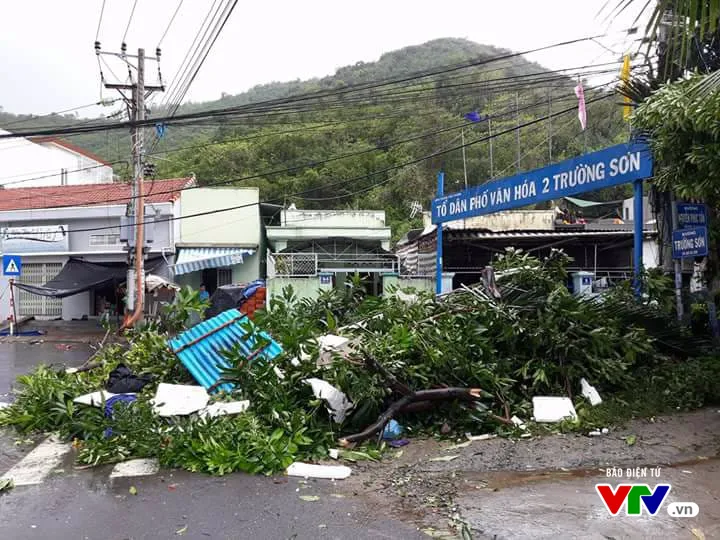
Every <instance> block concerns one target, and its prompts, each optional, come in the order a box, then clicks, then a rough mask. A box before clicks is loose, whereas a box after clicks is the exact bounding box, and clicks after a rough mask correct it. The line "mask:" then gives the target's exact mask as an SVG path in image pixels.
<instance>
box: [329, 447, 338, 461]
mask: <svg viewBox="0 0 720 540" xmlns="http://www.w3.org/2000/svg"><path fill="white" fill-rule="evenodd" d="M328 455H329V456H330V457H331V458H333V459H339V458H340V450H339V449H338V448H330V449H329V450H328Z"/></svg>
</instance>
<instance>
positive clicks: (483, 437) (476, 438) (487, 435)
mask: <svg viewBox="0 0 720 540" xmlns="http://www.w3.org/2000/svg"><path fill="white" fill-rule="evenodd" d="M465 437H467V439H468V440H469V441H488V440H490V439H494V438H495V437H497V435H495V434H494V433H483V434H482V435H470V434H469V433H466V434H465Z"/></svg>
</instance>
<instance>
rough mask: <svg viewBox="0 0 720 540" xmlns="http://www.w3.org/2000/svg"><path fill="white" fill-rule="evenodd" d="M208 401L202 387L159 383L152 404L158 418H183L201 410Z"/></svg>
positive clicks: (208, 397)
mask: <svg viewBox="0 0 720 540" xmlns="http://www.w3.org/2000/svg"><path fill="white" fill-rule="evenodd" d="M209 400H210V396H208V393H207V391H206V390H205V389H204V388H203V387H202V386H190V385H186V384H167V383H160V384H159V385H158V388H157V392H156V393H155V397H154V398H153V400H152V403H153V410H154V411H155V413H156V414H157V415H158V416H183V415H186V414H192V413H194V412H196V411H199V410H200V409H203V408H204V407H205V406H207V403H208V401H209Z"/></svg>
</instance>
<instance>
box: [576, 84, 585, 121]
mask: <svg viewBox="0 0 720 540" xmlns="http://www.w3.org/2000/svg"><path fill="white" fill-rule="evenodd" d="M575 95H576V96H577V98H578V119H579V120H580V125H581V126H582V129H583V131H585V127H586V126H587V111H586V110H585V90H584V89H583V85H582V82H581V81H578V84H577V86H576V87H575Z"/></svg>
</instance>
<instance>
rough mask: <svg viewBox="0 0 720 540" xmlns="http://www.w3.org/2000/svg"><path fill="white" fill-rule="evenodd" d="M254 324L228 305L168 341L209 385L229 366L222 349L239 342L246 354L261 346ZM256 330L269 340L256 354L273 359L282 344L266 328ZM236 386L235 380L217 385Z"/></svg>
mask: <svg viewBox="0 0 720 540" xmlns="http://www.w3.org/2000/svg"><path fill="white" fill-rule="evenodd" d="M254 328H255V326H254V325H253V323H252V321H250V319H249V318H248V317H247V315H245V314H244V313H240V312H239V311H238V310H237V309H229V310H227V311H224V312H222V313H221V314H220V315H217V316H216V317H213V318H212V319H208V320H207V321H203V322H201V323H200V324H197V325H195V326H193V327H192V328H190V329H189V330H186V331H185V332H183V333H182V334H180V335H178V336H177V337H176V338H174V339H171V340H170V341H169V342H168V345H169V346H170V348H171V349H172V351H173V352H174V353H175V354H176V355H177V357H178V358H179V359H180V362H182V364H183V365H184V366H185V367H186V368H187V369H188V371H189V372H190V373H191V374H192V376H193V377H195V380H196V381H197V382H198V383H200V384H201V385H202V386H204V387H205V388H208V389H209V388H210V387H212V386H213V385H214V384H216V383H217V382H218V381H219V380H220V376H221V374H222V370H223V369H224V368H228V367H230V365H229V363H228V361H227V360H226V359H225V358H224V357H223V356H222V354H220V351H223V350H228V349H230V348H231V347H233V345H236V344H238V345H239V346H240V350H241V351H242V352H243V354H244V355H245V356H246V357H247V356H250V355H252V354H253V353H254V352H255V350H256V349H257V348H258V345H257V344H256V342H257V341H259V340H257V339H256V338H255V337H254V336H252V334H253V333H254V332H253V330H254ZM257 334H258V335H260V336H262V338H264V339H266V340H269V342H270V343H269V344H268V345H267V346H266V347H265V348H263V350H262V351H261V352H260V353H258V354H257V355H255V356H254V358H264V359H266V360H272V359H273V358H276V357H277V356H278V355H280V353H282V347H280V345H279V344H278V343H277V342H275V341H274V340H273V339H272V338H271V337H270V335H269V334H267V333H266V332H263V331H260V332H257ZM233 387H234V385H233V384H232V383H223V384H220V385H218V386H216V387H215V389H217V390H224V391H231V390H232V389H233Z"/></svg>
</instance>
